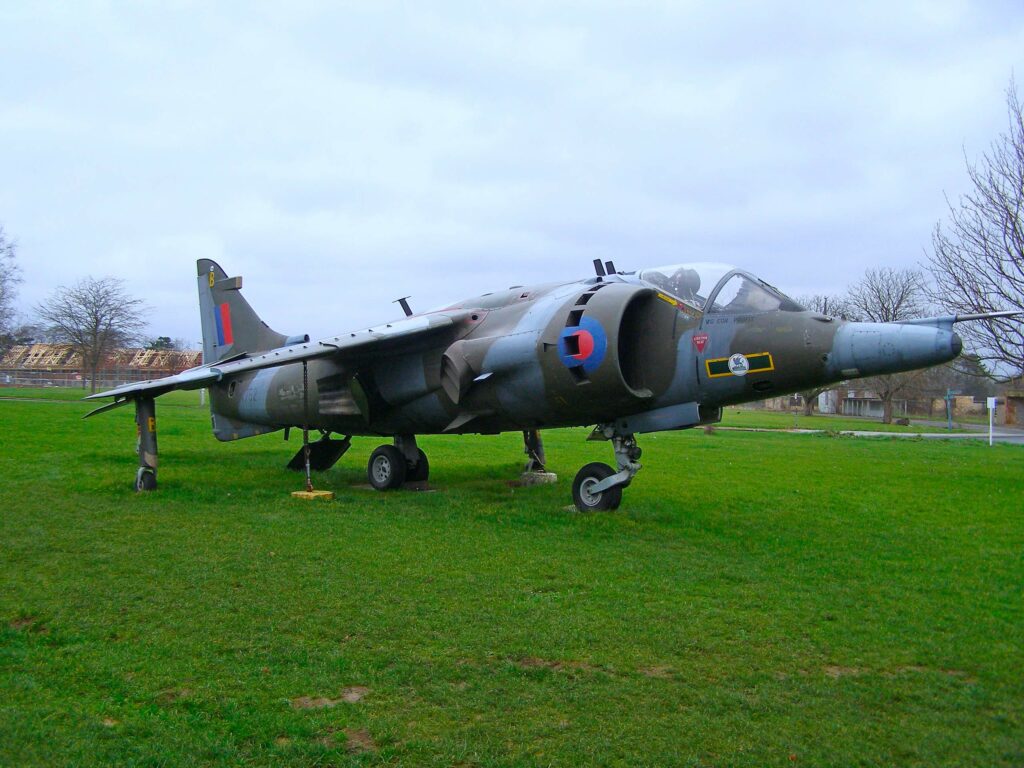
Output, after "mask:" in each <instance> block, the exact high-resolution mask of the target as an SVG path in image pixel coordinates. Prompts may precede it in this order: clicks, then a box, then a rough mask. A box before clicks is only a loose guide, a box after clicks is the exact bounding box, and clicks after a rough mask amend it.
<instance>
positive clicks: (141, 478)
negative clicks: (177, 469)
mask: <svg viewBox="0 0 1024 768" xmlns="http://www.w3.org/2000/svg"><path fill="white" fill-rule="evenodd" d="M135 424H136V426H137V427H138V432H139V441H138V452H139V471H138V472H136V473H135V490H136V491H155V490H156V464H157V451H156V401H154V400H153V398H151V397H140V398H139V399H137V400H136V401H135Z"/></svg>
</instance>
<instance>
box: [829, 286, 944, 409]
mask: <svg viewBox="0 0 1024 768" xmlns="http://www.w3.org/2000/svg"><path fill="white" fill-rule="evenodd" d="M846 301H847V303H848V305H849V310H850V312H851V313H852V314H853V315H855V316H856V317H857V318H858V319H860V320H866V321H869V322H872V323H896V322H899V321H901V320H912V319H913V318H915V317H921V316H923V315H925V314H926V313H927V310H928V294H927V286H926V283H925V280H924V276H923V275H922V274H921V273H920V272H918V271H917V270H913V269H891V268H889V267H883V268H881V269H869V270H867V271H866V272H865V273H864V277H863V278H861V280H860V281H859V282H857V283H854V284H853V285H852V286H850V289H849V292H848V293H847V297H846ZM920 376H921V372H920V371H910V372H907V373H892V374H887V375H885V376H875V377H873V378H870V379H867V380H866V381H865V386H867V387H868V388H869V389H872V390H874V392H875V393H876V394H877V395H878V397H879V398H880V399H881V400H882V421H883V422H884V423H885V424H891V423H892V409H893V400H894V399H895V397H896V396H897V395H898V394H900V393H901V392H903V391H905V390H908V389H909V388H911V387H912V386H913V384H914V382H915V381H916V380H917V379H918V378H919V377H920Z"/></svg>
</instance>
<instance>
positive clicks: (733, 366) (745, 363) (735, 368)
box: [729, 355, 750, 376]
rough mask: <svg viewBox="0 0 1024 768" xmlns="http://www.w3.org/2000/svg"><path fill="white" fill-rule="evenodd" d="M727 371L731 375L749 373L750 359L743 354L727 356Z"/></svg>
mask: <svg viewBox="0 0 1024 768" xmlns="http://www.w3.org/2000/svg"><path fill="white" fill-rule="evenodd" d="M729 372H730V373H731V374H732V375H733V376H746V375H747V374H748V373H750V361H749V360H747V358H746V357H745V356H744V355H733V356H732V357H730V358H729Z"/></svg>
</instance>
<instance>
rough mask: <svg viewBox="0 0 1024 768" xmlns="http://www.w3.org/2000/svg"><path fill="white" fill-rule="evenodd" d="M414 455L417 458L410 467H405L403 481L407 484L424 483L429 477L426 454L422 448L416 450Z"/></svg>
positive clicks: (428, 464)
mask: <svg viewBox="0 0 1024 768" xmlns="http://www.w3.org/2000/svg"><path fill="white" fill-rule="evenodd" d="M416 453H417V455H418V456H419V458H418V459H416V463H415V464H413V465H412V466H411V467H409V466H407V469H406V472H405V480H406V482H409V483H425V482H427V478H429V477H430V462H429V461H427V454H425V453H424V452H423V449H422V448H417V449H416Z"/></svg>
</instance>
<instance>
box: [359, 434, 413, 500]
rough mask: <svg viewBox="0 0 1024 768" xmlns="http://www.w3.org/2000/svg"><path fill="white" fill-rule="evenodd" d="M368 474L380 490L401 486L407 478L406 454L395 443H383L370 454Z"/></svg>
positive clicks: (375, 486)
mask: <svg viewBox="0 0 1024 768" xmlns="http://www.w3.org/2000/svg"><path fill="white" fill-rule="evenodd" d="M366 474H367V476H368V477H369V479H370V485H372V486H373V487H374V488H376V489H377V490H378V491H390V490H392V489H394V488H400V487H401V485H402V483H404V482H405V478H406V464H405V456H403V455H402V452H401V451H400V450H398V449H397V448H396V447H395V446H393V445H382V446H380V447H379V448H378V449H377V450H375V451H374V452H373V453H372V454H370V461H369V463H367V465H366Z"/></svg>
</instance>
